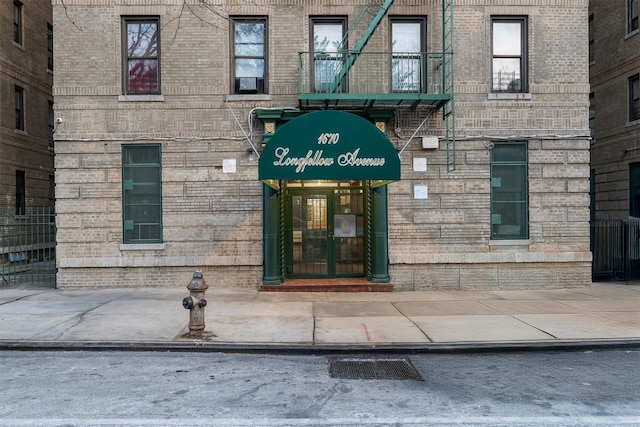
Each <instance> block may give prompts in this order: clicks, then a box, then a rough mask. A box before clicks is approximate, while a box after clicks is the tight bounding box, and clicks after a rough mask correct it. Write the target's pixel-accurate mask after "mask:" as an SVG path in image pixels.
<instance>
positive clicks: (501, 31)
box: [492, 17, 528, 92]
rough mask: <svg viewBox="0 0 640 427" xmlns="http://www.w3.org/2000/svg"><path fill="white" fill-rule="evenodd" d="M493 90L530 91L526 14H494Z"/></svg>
mask: <svg viewBox="0 0 640 427" xmlns="http://www.w3.org/2000/svg"><path fill="white" fill-rule="evenodd" d="M492 30H493V71H492V73H493V91H494V92H527V91H528V85H527V18H524V17H498V18H496V17H494V18H492Z"/></svg>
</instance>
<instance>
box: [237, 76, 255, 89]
mask: <svg viewBox="0 0 640 427" xmlns="http://www.w3.org/2000/svg"><path fill="white" fill-rule="evenodd" d="M257 87H258V78H257V77H240V90H242V91H244V90H247V91H249V90H251V91H254V90H256V89H257Z"/></svg>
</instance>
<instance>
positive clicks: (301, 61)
mask: <svg viewBox="0 0 640 427" xmlns="http://www.w3.org/2000/svg"><path fill="white" fill-rule="evenodd" d="M447 55H452V54H451V53H442V52H355V51H327V52H321V51H314V52H299V54H298V73H299V76H298V77H299V80H298V97H299V98H300V100H301V101H303V102H307V103H310V104H312V103H318V104H319V103H323V102H324V103H327V102H328V103H331V104H337V105H361V104H363V103H366V104H370V105H374V104H375V105H393V106H397V105H410V106H415V105H419V104H422V105H434V106H437V107H440V106H441V105H443V104H444V103H446V102H447V101H449V100H450V99H451V98H452V96H453V94H451V93H447V92H446V88H447V87H450V85H449V84H448V82H446V81H445V77H446V76H448V75H449V74H447V73H446V72H445V70H444V66H445V58H446V56H447ZM446 63H449V61H447V62H446Z"/></svg>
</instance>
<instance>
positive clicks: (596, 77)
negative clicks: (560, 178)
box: [589, 0, 640, 220]
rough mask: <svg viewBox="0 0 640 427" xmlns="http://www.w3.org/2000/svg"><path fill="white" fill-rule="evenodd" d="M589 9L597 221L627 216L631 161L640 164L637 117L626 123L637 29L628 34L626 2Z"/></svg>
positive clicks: (638, 59)
mask: <svg viewBox="0 0 640 427" xmlns="http://www.w3.org/2000/svg"><path fill="white" fill-rule="evenodd" d="M589 13H590V14H593V25H594V33H595V40H594V41H595V43H594V46H595V49H594V61H593V62H592V63H591V64H590V66H589V72H590V81H591V92H592V93H593V95H594V96H593V103H594V106H595V135H594V140H593V143H592V146H591V168H592V169H593V171H594V174H595V184H596V188H595V191H596V196H595V197H596V205H595V208H596V219H598V220H605V219H628V218H629V163H634V162H640V121H637V122H633V123H630V122H629V111H628V107H629V87H628V79H629V77H630V76H632V75H634V74H638V73H640V54H639V52H640V31H637V30H636V31H635V32H633V33H627V10H626V2H610V1H603V0H598V1H591V2H590V7H589Z"/></svg>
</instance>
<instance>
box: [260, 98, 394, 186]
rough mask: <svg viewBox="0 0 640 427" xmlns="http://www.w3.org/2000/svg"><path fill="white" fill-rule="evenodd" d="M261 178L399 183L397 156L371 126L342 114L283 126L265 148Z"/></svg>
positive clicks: (313, 115)
mask: <svg viewBox="0 0 640 427" xmlns="http://www.w3.org/2000/svg"><path fill="white" fill-rule="evenodd" d="M258 176H259V179H260V180H262V181H264V182H265V183H267V184H269V185H272V182H273V181H275V180H290V179H300V180H342V179H357V180H370V181H376V183H377V184H378V185H381V184H386V183H388V182H390V181H398V180H399V179H400V158H399V157H398V153H397V151H396V149H395V147H394V146H393V144H391V141H389V138H387V136H386V135H385V134H384V132H381V131H380V130H379V129H378V128H377V127H376V126H375V125H374V124H372V123H371V122H369V121H367V120H366V119H363V118H361V117H359V116H356V115H355V114H351V113H345V112H343V111H334V110H326V111H316V112H313V113H308V114H305V115H302V116H300V117H297V118H295V119H293V120H291V121H290V122H288V123H286V124H285V125H283V126H282V127H281V128H280V129H278V131H276V133H275V134H274V135H273V136H272V137H271V139H270V140H269V142H268V144H267V145H266V146H265V147H264V149H263V151H262V154H261V155H260V160H259V163H258Z"/></svg>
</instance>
